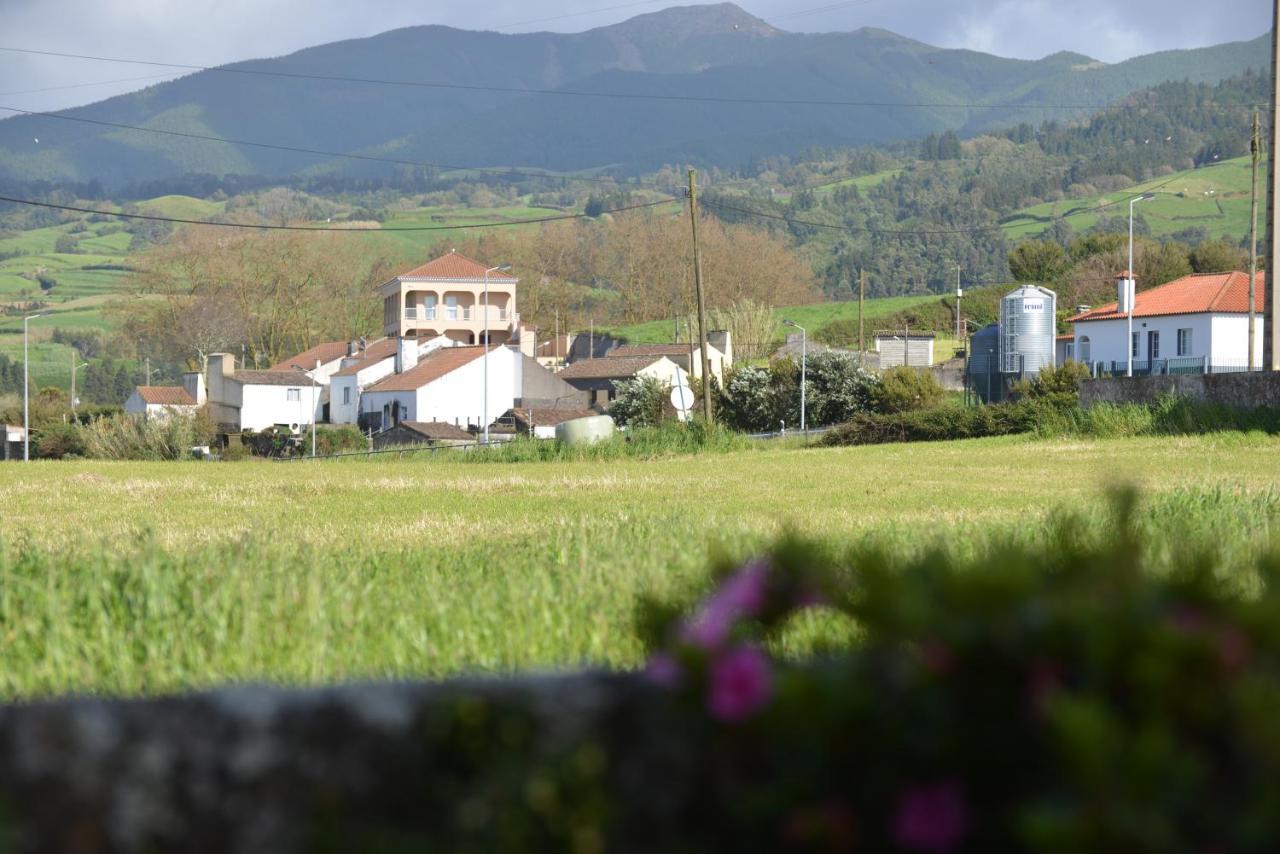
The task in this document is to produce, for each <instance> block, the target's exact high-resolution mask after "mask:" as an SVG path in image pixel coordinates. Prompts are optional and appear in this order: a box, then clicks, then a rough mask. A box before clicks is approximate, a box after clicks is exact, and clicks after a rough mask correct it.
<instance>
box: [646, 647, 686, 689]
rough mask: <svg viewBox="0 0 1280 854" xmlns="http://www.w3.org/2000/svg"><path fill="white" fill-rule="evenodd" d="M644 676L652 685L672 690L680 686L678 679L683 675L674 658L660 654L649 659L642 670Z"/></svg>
mask: <svg viewBox="0 0 1280 854" xmlns="http://www.w3.org/2000/svg"><path fill="white" fill-rule="evenodd" d="M644 675H645V676H647V677H648V678H649V681H650V682H652V683H653V684H655V685H657V686H659V687H661V688H667V689H672V688H675V687H676V686H678V685H679V684H680V677H681V676H683V675H684V674H683V672H682V671H681V669H680V665H679V664H677V663H676V660H675V659H674V658H672V657H671V656H669V655H667V654H666V653H664V652H660V653H658V654H657V655H654V656H653V657H652V658H650V659H649V663H648V664H647V665H646V666H645V669H644Z"/></svg>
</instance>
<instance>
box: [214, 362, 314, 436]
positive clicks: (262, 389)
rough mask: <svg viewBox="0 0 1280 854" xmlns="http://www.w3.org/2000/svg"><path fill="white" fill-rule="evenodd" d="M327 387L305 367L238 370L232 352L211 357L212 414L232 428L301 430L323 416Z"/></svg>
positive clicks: (222, 424) (219, 422) (235, 429)
mask: <svg viewBox="0 0 1280 854" xmlns="http://www.w3.org/2000/svg"><path fill="white" fill-rule="evenodd" d="M323 391H324V386H323V385H321V384H320V383H319V382H317V381H315V380H313V379H312V378H311V377H309V376H308V375H307V374H306V373H305V372H304V371H301V370H291V371H246V370H239V371H237V370H236V361H235V357H234V356H232V355H231V354H230V353H214V354H213V355H212V356H210V357H209V391H208V397H209V414H210V415H211V416H212V418H213V420H214V422H215V423H217V424H218V425H220V426H222V427H223V428H224V429H227V430H230V431H232V432H236V433H238V432H241V431H244V430H254V431H260V430H266V429H267V428H269V427H280V428H284V429H288V430H292V431H294V432H297V431H300V430H302V429H303V428H305V427H308V426H310V425H311V424H312V423H313V422H314V421H317V420H318V419H320V418H321V417H322V415H323V410H322V401H321V393H322V392H323Z"/></svg>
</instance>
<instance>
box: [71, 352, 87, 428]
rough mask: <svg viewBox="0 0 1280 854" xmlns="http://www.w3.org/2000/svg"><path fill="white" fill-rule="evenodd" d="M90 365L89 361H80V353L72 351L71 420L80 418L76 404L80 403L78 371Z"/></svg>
mask: <svg viewBox="0 0 1280 854" xmlns="http://www.w3.org/2000/svg"><path fill="white" fill-rule="evenodd" d="M87 367H89V363H88V362H81V361H80V353H79V352H77V351H76V350H74V349H72V351H71V420H72V421H76V420H78V419H79V413H78V412H76V406H78V405H79V403H80V401H79V398H77V397H76V371H78V370H79V369H80V368H87Z"/></svg>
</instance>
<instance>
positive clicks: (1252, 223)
mask: <svg viewBox="0 0 1280 854" xmlns="http://www.w3.org/2000/svg"><path fill="white" fill-rule="evenodd" d="M1249 151H1250V153H1251V154H1252V155H1253V172H1252V173H1251V175H1250V178H1249V370H1251V371H1254V370H1257V368H1258V358H1257V356H1256V355H1255V354H1254V348H1255V347H1256V346H1257V344H1256V342H1257V339H1258V293H1257V290H1258V289H1257V285H1256V284H1255V280H1256V279H1257V278H1258V159H1259V158H1260V157H1261V155H1262V126H1261V122H1260V121H1259V118H1258V110H1257V108H1255V109H1254V111H1253V136H1252V137H1250V139H1249Z"/></svg>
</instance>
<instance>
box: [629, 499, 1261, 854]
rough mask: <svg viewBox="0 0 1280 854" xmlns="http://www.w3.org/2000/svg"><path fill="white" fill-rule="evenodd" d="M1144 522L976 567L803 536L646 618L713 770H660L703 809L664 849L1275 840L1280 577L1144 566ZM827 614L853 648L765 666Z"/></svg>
mask: <svg viewBox="0 0 1280 854" xmlns="http://www.w3.org/2000/svg"><path fill="white" fill-rule="evenodd" d="M1132 507H1133V505H1132V503H1131V501H1130V500H1124V501H1122V502H1120V504H1119V509H1118V511H1117V512H1116V513H1115V514H1114V516H1113V518H1111V519H1110V520H1108V523H1107V524H1104V525H1101V526H1097V525H1093V526H1090V525H1086V524H1084V523H1083V522H1080V521H1076V520H1070V519H1068V520H1063V521H1060V522H1059V524H1058V525H1057V530H1056V532H1055V533H1054V534H1053V535H1052V540H1053V542H1052V543H1051V544H1049V545H1041V546H1038V547H1030V546H1017V545H1014V544H1012V543H1010V544H1008V545H1007V546H1006V547H1004V548H1002V549H999V550H997V551H995V552H993V553H991V554H986V555H983V556H982V557H980V558H978V559H975V560H972V561H962V560H959V559H956V558H953V557H951V556H949V555H947V554H941V553H929V554H925V555H923V556H919V557H915V558H907V559H905V560H903V559H893V558H889V557H887V556H885V555H883V554H877V553H874V552H872V553H868V552H865V551H864V552H862V553H860V554H857V555H855V556H851V557H850V558H849V559H841V558H836V557H833V556H832V555H831V553H830V552H828V551H826V550H824V549H822V548H820V547H816V546H813V545H811V544H808V543H804V542H799V541H794V540H793V541H788V542H783V543H781V544H779V545H778V546H776V547H775V548H774V549H773V550H772V551H771V552H770V553H769V554H768V555H767V556H765V557H763V558H761V559H759V560H756V561H753V562H751V563H748V564H746V565H745V566H742V567H740V568H736V569H731V568H723V567H722V568H721V582H720V584H719V585H718V586H717V587H716V588H715V589H714V590H713V591H712V592H711V593H710V594H708V595H707V596H706V597H704V598H702V599H701V600H700V601H698V602H697V603H694V604H693V605H690V606H683V607H682V606H679V605H670V604H667V603H653V602H651V603H649V604H648V606H647V607H645V608H644V609H643V611H642V618H641V623H642V625H644V626H645V627H646V634H647V637H648V639H649V643H650V647H651V649H652V654H651V657H650V663H649V668H648V671H647V675H648V678H649V679H650V681H651V683H654V684H656V685H657V686H659V688H660V690H664V691H666V692H667V693H668V696H670V697H671V699H672V702H673V703H675V704H676V705H677V707H678V709H679V710H680V711H679V713H673V712H669V713H668V714H670V715H671V717H672V720H673V721H679V724H678V725H676V724H675V723H671V724H668V726H669V730H670V731H671V732H672V733H673V736H672V738H673V739H680V740H681V741H682V742H683V744H684V747H683V750H686V751H692V753H693V755H685V754H683V753H682V749H681V748H676V747H674V745H673V749H671V750H670V751H669V752H668V753H667V754H665V755H669V756H671V757H681V759H679V760H676V761H677V762H678V767H679V769H680V770H679V772H678V774H674V775H673V776H675V778H676V779H679V781H680V784H681V791H682V792H686V793H690V794H689V795H688V797H689V798H691V800H692V802H691V803H687V804H685V805H684V806H685V807H686V809H684V810H683V811H682V812H681V813H680V815H683V816H692V817H696V818H694V819H692V820H689V821H686V822H684V823H679V824H678V825H677V826H678V827H679V830H676V829H675V826H673V827H668V828H666V829H665V832H666V834H668V835H667V836H659V837H658V838H655V839H653V840H651V841H653V842H654V843H655V844H654V846H653V847H654V848H660V849H676V848H679V849H680V850H703V849H710V848H717V847H727V848H732V849H734V850H766V849H769V848H771V847H778V848H782V847H789V848H794V849H796V850H853V849H854V848H855V846H854V845H853V842H852V840H855V839H856V842H857V845H856V850H868V851H913V850H914V851H924V850H933V851H944V850H947V851H952V850H954V851H960V850H965V851H1013V850H1029V851H1083V850H1098V851H1156V850H1188V851H1199V850H1223V851H1228V850H1263V849H1265V848H1267V847H1268V844H1267V843H1265V842H1264V840H1266V839H1274V838H1276V836H1277V835H1280V812H1277V811H1276V809H1275V806H1274V805H1275V802H1276V798H1277V797H1280V783H1278V782H1277V781H1278V780H1280V751H1278V750H1277V749H1276V745H1277V744H1280V717H1277V716H1276V715H1275V713H1274V709H1275V703H1276V702H1277V699H1278V697H1280V688H1278V687H1277V686H1280V633H1278V632H1276V631H1274V626H1275V625H1277V624H1278V623H1280V560H1278V559H1275V558H1270V559H1264V560H1262V561H1260V562H1258V563H1257V564H1255V565H1254V566H1253V567H1252V570H1253V571H1252V572H1251V573H1249V580H1250V584H1248V585H1242V584H1239V583H1236V581H1235V580H1234V579H1228V578H1224V577H1223V576H1222V574H1221V573H1220V572H1218V569H1217V566H1216V561H1215V560H1214V559H1213V558H1211V557H1205V556H1204V555H1203V554H1201V553H1199V552H1198V551H1197V550H1195V549H1185V550H1182V551H1181V552H1180V554H1181V558H1180V559H1179V558H1175V559H1174V560H1175V564H1176V566H1175V567H1174V568H1173V570H1172V571H1170V572H1160V573H1155V572H1148V571H1147V569H1148V568H1147V565H1146V564H1145V562H1144V560H1145V555H1147V554H1149V553H1151V552H1153V551H1154V549H1152V548H1151V547H1149V546H1148V545H1147V544H1146V543H1145V542H1144V541H1143V539H1142V537H1141V535H1140V534H1139V533H1138V532H1139V530H1140V528H1139V526H1138V522H1137V519H1136V517H1135V514H1134V512H1133V509H1132ZM1096 531H1105V532H1107V533H1106V534H1105V535H1103V536H1099V535H1096V534H1095V533H1094V532H1096ZM1246 588H1247V592H1246ZM815 606H816V607H817V608H818V610H817V611H816V612H814V613H812V614H809V615H808V616H806V617H805V619H804V623H805V624H806V625H810V626H814V625H818V626H825V627H827V632H826V633H828V634H830V633H833V632H835V633H838V632H837V631H836V630H837V629H839V628H840V627H842V626H843V627H846V630H847V631H852V629H849V628H847V627H851V626H854V625H856V627H857V629H856V638H857V641H856V645H855V648H854V649H853V650H852V651H851V652H845V653H841V654H839V655H837V656H833V657H828V658H826V659H825V660H824V661H822V662H821V663H818V664H810V665H808V666H805V667H796V666H795V665H785V664H782V663H780V662H778V661H775V660H774V659H773V658H771V657H770V655H769V654H768V650H769V649H771V648H772V649H776V648H777V646H778V644H780V643H781V642H782V640H783V637H784V634H785V633H786V632H787V631H788V630H789V629H790V628H793V627H794V626H795V623H796V620H795V619H793V618H794V617H795V616H796V615H797V614H799V613H801V612H807V611H809V610H810V609H812V608H814V607H815ZM676 732H679V733H681V734H682V735H680V736H676V735H674V733H676ZM622 805H623V804H621V803H620V804H619V806H622ZM748 805H749V806H748ZM654 832H656V833H661V831H654ZM677 840H678V841H679V843H680V844H676V842H677ZM765 840H771V841H776V843H777V844H776V846H775V845H770V844H767V843H765ZM752 841H755V842H756V843H757V844H752ZM783 843H786V844H785V845H784V844H783Z"/></svg>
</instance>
